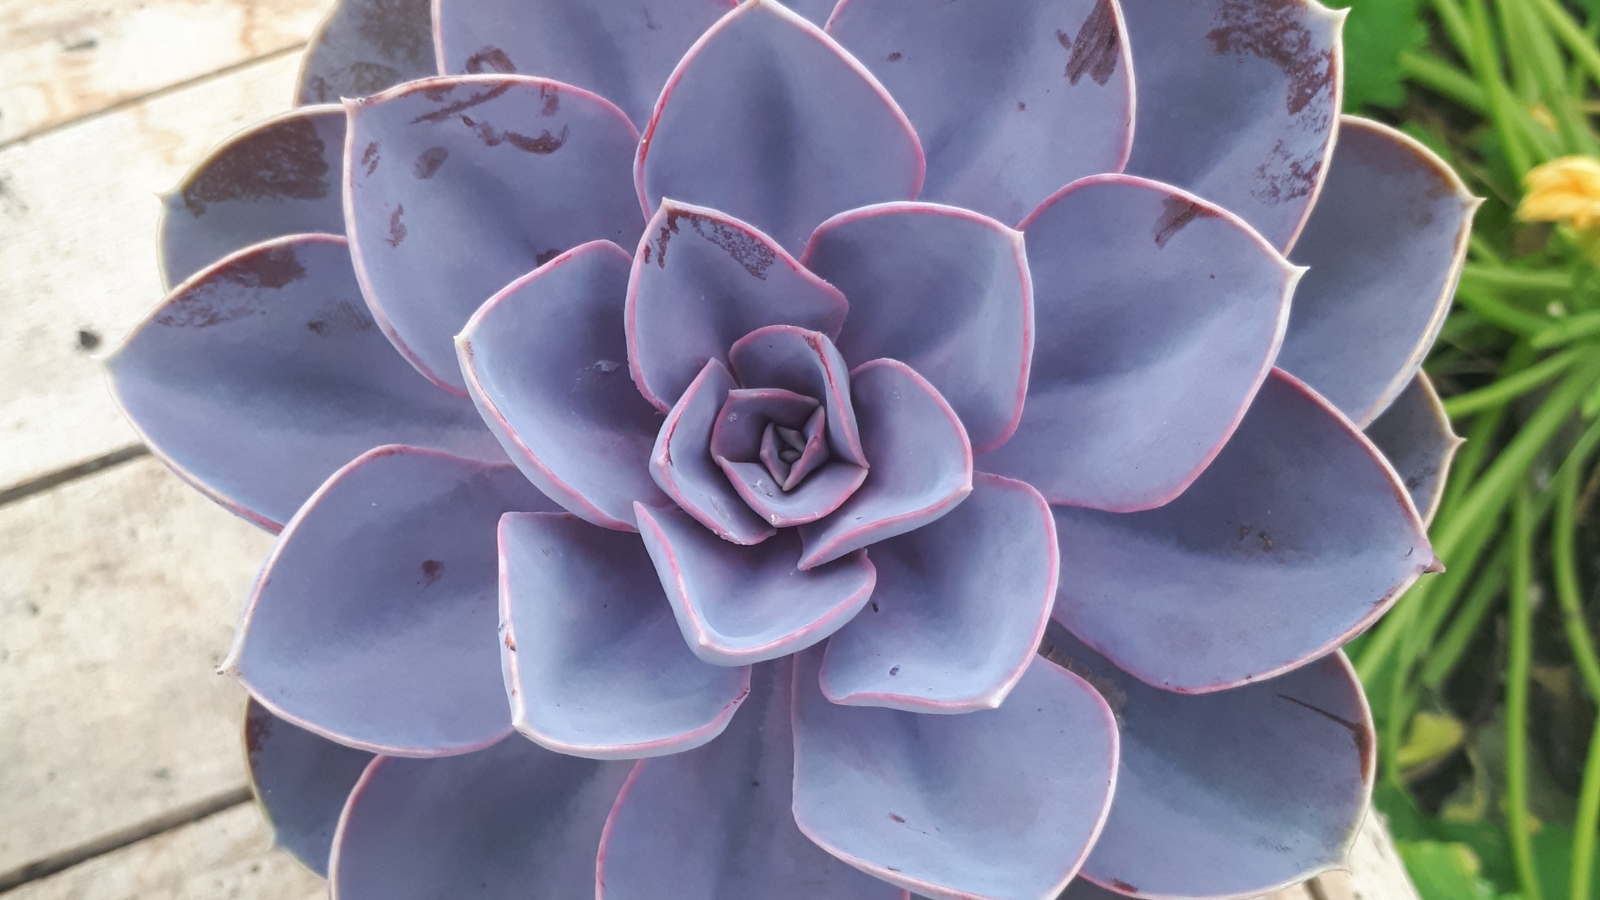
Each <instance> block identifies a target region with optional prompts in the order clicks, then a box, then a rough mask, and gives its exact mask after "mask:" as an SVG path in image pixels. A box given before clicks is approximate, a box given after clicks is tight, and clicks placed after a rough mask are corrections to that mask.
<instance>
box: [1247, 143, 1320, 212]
mask: <svg viewBox="0 0 1600 900" xmlns="http://www.w3.org/2000/svg"><path fill="white" fill-rule="evenodd" d="M1321 173H1322V149H1321V147H1317V148H1314V149H1313V150H1312V151H1311V152H1310V153H1308V154H1306V155H1305V156H1303V157H1301V158H1299V159H1296V158H1294V157H1293V156H1291V155H1290V152H1289V149H1288V148H1287V147H1286V146H1284V143H1283V141H1278V142H1277V143H1276V144H1274V145H1273V147H1272V152H1271V153H1269V154H1267V158H1266V159H1264V160H1262V162H1261V165H1259V166H1257V167H1256V171H1255V176H1254V177H1253V178H1252V179H1251V187H1250V196H1252V197H1254V198H1255V199H1257V200H1260V201H1262V202H1264V203H1287V202H1289V201H1290V200H1298V199H1300V198H1301V197H1308V196H1310V195H1311V192H1312V191H1313V190H1315V189H1316V186H1317V176H1318V175H1320V174H1321Z"/></svg>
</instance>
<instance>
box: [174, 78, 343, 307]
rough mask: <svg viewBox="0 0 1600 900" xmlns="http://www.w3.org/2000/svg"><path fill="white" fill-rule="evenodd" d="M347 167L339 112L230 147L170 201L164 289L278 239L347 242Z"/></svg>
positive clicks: (326, 111)
mask: <svg viewBox="0 0 1600 900" xmlns="http://www.w3.org/2000/svg"><path fill="white" fill-rule="evenodd" d="M343 160H344V110H343V109H340V108H339V107H337V106H314V107H309V108H306V109H297V110H293V111H291V112H287V113H284V114H282V115H279V116H273V117H272V118H270V119H267V120H266V121H265V122H261V123H259V124H257V125H254V126H252V127H250V128H247V129H245V130H244V131H242V132H240V133H238V134H236V135H234V136H233V137H230V138H229V139H228V140H226V141H224V142H223V143H222V145H221V146H219V147H217V148H216V149H214V150H212V151H211V154H210V155H209V156H208V157H207V158H206V159H204V160H202V161H201V162H200V164H199V165H197V166H195V167H194V168H193V169H191V170H190V171H189V174H188V175H185V176H184V178H183V181H182V182H180V183H179V184H178V186H177V187H176V188H174V189H173V190H172V191H171V192H170V193H168V194H166V195H165V196H163V197H162V204H163V206H164V209H163V210H162V216H161V259H160V262H161V278H162V283H164V284H166V285H168V286H169V287H170V286H171V285H174V284H177V283H178V282H180V281H185V280H187V279H188V278H189V277H190V276H192V275H194V274H195V273H196V272H198V271H200V270H201V269H203V268H205V267H206V266H209V265H211V264H212V263H214V262H216V261H217V260H219V259H221V258H222V257H224V256H227V255H228V254H230V253H233V252H234V251H236V250H241V249H243V248H245V247H248V246H249V245H251V244H255V243H258V242H260V241H265V240H268V239H270V238H276V237H283V236H285V235H290V234H306V233H308V232H320V233H324V234H343V233H344V203H343V200H342V198H341V197H340V192H339V171H340V167H341V166H342V165H344V162H343Z"/></svg>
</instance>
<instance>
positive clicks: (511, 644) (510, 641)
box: [506, 631, 517, 653]
mask: <svg viewBox="0 0 1600 900" xmlns="http://www.w3.org/2000/svg"><path fill="white" fill-rule="evenodd" d="M506 649H507V650H510V651H511V652H512V653H515V652H517V639H516V638H514V637H512V636H511V632H509V631H508V632H506Z"/></svg>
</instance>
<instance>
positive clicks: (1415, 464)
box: [1365, 371, 1463, 525]
mask: <svg viewBox="0 0 1600 900" xmlns="http://www.w3.org/2000/svg"><path fill="white" fill-rule="evenodd" d="M1365 433H1366V436H1367V439H1368V440H1370V441H1372V443H1373V444H1374V445H1376V446H1377V448H1378V449H1379V450H1380V451H1382V452H1383V456H1384V458H1385V459H1387V460H1388V461H1389V464H1390V465H1392V466H1394V469H1395V474H1397V475H1399V476H1400V481H1401V482H1402V483H1404V484H1405V486H1406V491H1407V492H1409V493H1410V495H1411V502H1412V504H1413V505H1415V506H1416V508H1417V514H1418V515H1419V516H1420V517H1421V518H1422V524H1423V525H1428V524H1429V523H1431V522H1432V521H1433V515H1434V513H1436V512H1438V511H1439V501H1440V500H1442V499H1443V498H1444V485H1445V480H1446V479H1447V478H1448V477H1449V474H1450V463H1451V461H1452V460H1453V459H1455V455H1456V450H1457V449H1458V448H1459V447H1460V446H1461V444H1462V443H1463V439H1462V438H1460V437H1457V436H1456V433H1455V431H1454V430H1453V429H1452V428H1451V427H1450V416H1449V415H1448V414H1447V413H1446V412H1445V411H1444V404H1443V403H1441V402H1440V401H1439V394H1438V392H1437V391H1435V390H1434V389H1433V382H1432V381H1429V380H1428V376H1427V374H1426V373H1424V372H1421V371H1419V372H1417V374H1416V376H1415V377H1414V378H1412V379H1411V383H1410V384H1408V385H1406V389H1405V390H1403V391H1401V392H1400V396H1398V397H1396V398H1395V399H1394V402H1393V403H1391V404H1389V408H1388V409H1386V410H1384V411H1383V414H1382V415H1380V416H1378V417H1377V418H1376V419H1373V420H1372V424H1371V425H1368V426H1367V427H1366V432H1365Z"/></svg>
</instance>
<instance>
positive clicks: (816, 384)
mask: <svg viewBox="0 0 1600 900" xmlns="http://www.w3.org/2000/svg"><path fill="white" fill-rule="evenodd" d="M728 362H729V363H730V364H731V366H732V368H733V372H734V374H735V375H737V376H738V379H739V383H740V384H741V385H743V386H744V387H746V388H778V389H779V390H785V391H789V392H791V393H796V394H801V395H804V396H807V397H814V398H816V399H817V400H820V401H822V405H823V406H825V407H827V409H828V428H827V433H828V449H829V451H831V452H832V454H833V456H834V457H835V458H836V459H838V460H840V461H843V462H847V463H850V464H852V465H857V466H866V465H867V464H868V463H867V458H866V456H865V453H864V451H863V449H862V446H861V430H860V425H859V423H858V422H857V421H856V412H855V401H854V399H853V398H852V396H851V384H850V367H849V366H848V365H846V364H845V361H844V357H842V356H840V355H839V350H838V348H837V347H835V346H834V345H833V342H832V341H830V340H829V339H828V336H827V335H825V334H822V333H821V332H816V331H809V330H807V329H804V328H800V327H797V326H794V325H769V326H767V327H765V328H758V329H756V330H755V331H752V332H750V333H749V334H747V335H745V336H744V337H742V338H740V339H739V340H737V341H735V342H734V344H733V346H732V347H730V348H729V349H728Z"/></svg>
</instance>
